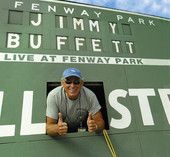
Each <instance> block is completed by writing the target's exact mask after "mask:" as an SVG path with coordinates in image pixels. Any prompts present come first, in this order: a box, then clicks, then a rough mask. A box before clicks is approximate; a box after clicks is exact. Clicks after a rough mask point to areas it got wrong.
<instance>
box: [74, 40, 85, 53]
mask: <svg viewBox="0 0 170 157" xmlns="http://www.w3.org/2000/svg"><path fill="white" fill-rule="evenodd" d="M84 41H85V39H84V38H75V42H76V51H79V50H80V46H83V45H84Z"/></svg>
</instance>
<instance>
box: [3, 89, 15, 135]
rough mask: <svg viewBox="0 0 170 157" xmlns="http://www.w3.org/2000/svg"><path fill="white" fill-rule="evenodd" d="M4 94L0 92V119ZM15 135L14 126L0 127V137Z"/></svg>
mask: <svg viewBox="0 0 170 157" xmlns="http://www.w3.org/2000/svg"><path fill="white" fill-rule="evenodd" d="M3 96H4V92H3V91H0V117H1V113H2V103H3ZM14 135H15V125H0V137H7V136H14Z"/></svg>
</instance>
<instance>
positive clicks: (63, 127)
mask: <svg viewBox="0 0 170 157" xmlns="http://www.w3.org/2000/svg"><path fill="white" fill-rule="evenodd" d="M57 130H58V131H57V132H58V134H59V135H65V134H66V133H67V131H68V126H67V123H65V122H63V118H62V114H61V113H60V112H59V113H58V123H57Z"/></svg>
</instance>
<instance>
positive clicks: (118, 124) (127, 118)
mask: <svg viewBox="0 0 170 157" xmlns="http://www.w3.org/2000/svg"><path fill="white" fill-rule="evenodd" d="M126 95H127V91H125V90H123V89H116V90H114V91H112V92H111V93H110V94H109V103H110V105H111V106H112V107H113V108H114V109H115V110H116V111H117V112H119V113H120V114H121V119H114V118H111V122H110V126H111V127H114V128H117V129H124V128H127V127H129V125H130V123H131V114H130V112H129V110H128V109H127V108H126V107H125V106H123V105H122V104H120V103H119V102H118V98H120V97H123V98H125V97H126Z"/></svg>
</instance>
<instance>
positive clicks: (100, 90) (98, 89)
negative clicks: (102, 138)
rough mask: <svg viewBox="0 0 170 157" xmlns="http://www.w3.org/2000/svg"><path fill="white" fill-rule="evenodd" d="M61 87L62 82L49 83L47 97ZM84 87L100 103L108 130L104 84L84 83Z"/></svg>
mask: <svg viewBox="0 0 170 157" xmlns="http://www.w3.org/2000/svg"><path fill="white" fill-rule="evenodd" d="M60 85H61V83H60V82H47V95H48V93H49V92H50V91H51V90H53V89H54V88H56V87H58V86H60ZM84 86H85V87H87V88H89V89H90V90H91V91H93V92H94V93H95V95H96V97H97V99H98V101H99V104H100V105H101V113H102V116H103V119H104V121H105V129H107V130H108V129H109V124H108V116H107V108H106V99H105V93H104V86H103V82H84Z"/></svg>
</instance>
